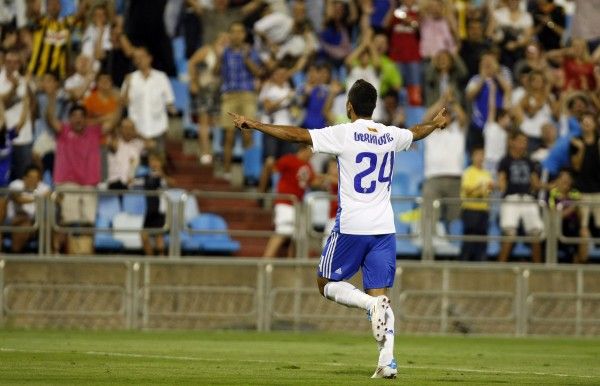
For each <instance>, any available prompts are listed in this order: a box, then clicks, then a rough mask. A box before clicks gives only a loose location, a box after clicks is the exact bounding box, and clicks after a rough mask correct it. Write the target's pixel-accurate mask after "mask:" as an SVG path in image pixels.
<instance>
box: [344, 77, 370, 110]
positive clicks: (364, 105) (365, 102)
mask: <svg viewBox="0 0 600 386" xmlns="http://www.w3.org/2000/svg"><path fill="white" fill-rule="evenodd" d="M348 102H350V104H351V105H352V109H353V110H354V113H355V114H356V115H357V116H359V117H364V118H368V117H371V116H372V115H373V110H375V105H376V104H377V90H375V87H373V85H372V84H371V83H369V82H367V81H366V80H364V79H359V80H357V81H356V82H354V84H353V85H352V87H351V88H350V92H349V93H348Z"/></svg>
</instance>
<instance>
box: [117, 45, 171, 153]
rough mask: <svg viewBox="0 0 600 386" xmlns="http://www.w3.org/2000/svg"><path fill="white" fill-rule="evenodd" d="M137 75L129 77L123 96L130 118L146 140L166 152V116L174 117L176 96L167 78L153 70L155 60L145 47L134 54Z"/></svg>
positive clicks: (160, 72)
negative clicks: (151, 140)
mask: <svg viewBox="0 0 600 386" xmlns="http://www.w3.org/2000/svg"><path fill="white" fill-rule="evenodd" d="M133 60H134V62H135V65H136V67H137V71H134V72H132V73H131V74H129V75H128V76H127V79H126V80H125V82H124V83H123V88H122V90H121V91H122V94H123V96H124V99H125V103H126V104H127V106H128V109H127V114H128V116H129V118H130V119H131V120H132V121H133V123H134V124H135V127H136V128H137V130H138V133H139V134H140V136H141V137H143V138H144V139H154V140H155V141H156V142H157V147H158V150H159V151H161V152H163V151H164V135H165V133H166V132H167V129H168V128H169V118H168V116H167V113H170V114H175V113H176V112H177V111H176V109H175V106H174V105H173V103H174V101H175V96H174V95H173V89H172V88H171V83H170V82H169V78H168V77H167V75H166V74H165V73H164V72H162V71H158V70H155V69H153V68H152V56H151V55H150V53H148V50H146V48H144V47H140V48H137V49H136V50H135V52H134V54H133Z"/></svg>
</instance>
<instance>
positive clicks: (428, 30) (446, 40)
mask: <svg viewBox="0 0 600 386" xmlns="http://www.w3.org/2000/svg"><path fill="white" fill-rule="evenodd" d="M450 17H451V16H450V14H449V13H448V12H446V10H445V9H444V1H443V0H428V1H427V5H426V7H425V9H424V12H423V15H422V18H421V29H420V33H421V48H420V50H421V57H423V58H424V59H432V58H433V57H434V56H436V55H437V54H438V53H439V52H441V51H448V52H450V53H451V54H456V53H457V50H458V47H457V45H456V40H455V36H454V31H452V26H453V25H455V23H454V22H453V21H450V19H449V18H450Z"/></svg>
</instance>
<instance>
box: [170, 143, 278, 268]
mask: <svg viewBox="0 0 600 386" xmlns="http://www.w3.org/2000/svg"><path fill="white" fill-rule="evenodd" d="M184 148H185V146H184V143H183V142H182V141H181V140H177V141H169V142H168V143H167V154H168V158H169V162H170V165H169V175H170V177H171V178H173V179H174V181H175V185H176V187H178V188H182V189H185V190H188V191H192V190H204V191H217V192H239V191H242V189H241V188H234V187H232V186H231V185H230V184H229V182H227V181H225V180H224V179H222V178H218V177H215V176H214V172H213V167H212V166H201V165H200V163H199V162H198V157H197V156H196V155H195V154H193V151H184V150H185V149H184ZM198 208H199V210H200V213H216V214H218V215H221V216H223V218H225V221H227V224H228V227H229V229H231V230H234V229H235V230H249V229H251V230H272V229H273V227H272V211H271V210H265V209H263V208H262V207H260V205H259V204H258V202H256V201H254V200H233V199H216V198H200V199H199V200H198ZM233 238H234V239H236V240H237V241H239V242H240V244H241V249H240V250H239V252H238V253H237V254H236V256H243V257H260V256H262V254H263V251H264V248H265V245H266V241H267V239H266V238H264V237H263V238H251V237H239V236H234V237H233Z"/></svg>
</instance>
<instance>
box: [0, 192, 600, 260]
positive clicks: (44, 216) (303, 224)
mask: <svg viewBox="0 0 600 386" xmlns="http://www.w3.org/2000/svg"><path fill="white" fill-rule="evenodd" d="M69 192H73V193H80V194H94V195H98V196H107V195H113V196H115V195H119V196H123V195H143V196H144V197H147V196H161V195H163V194H164V192H161V191H143V190H122V191H119V190H93V189H90V190H85V189H84V190H61V189H58V190H56V191H55V192H54V193H52V194H51V195H50V196H49V197H37V198H36V212H35V219H34V223H33V224H32V225H31V226H23V227H20V226H12V225H7V224H6V223H5V224H0V233H3V234H4V235H7V234H9V233H13V232H36V233H37V234H38V249H37V250H36V253H37V254H38V255H45V254H46V255H47V254H51V253H52V251H51V246H52V235H53V234H56V233H63V234H70V233H71V234H72V233H82V234H96V233H107V232H114V231H118V232H123V233H139V232H141V231H145V232H148V233H149V234H159V233H161V234H168V235H169V257H171V258H177V257H179V256H180V255H181V241H182V240H181V236H182V234H184V233H187V234H189V235H194V234H218V233H227V234H229V235H230V236H231V237H233V238H234V239H235V238H267V237H270V236H271V235H273V234H274V231H273V230H272V228H270V229H264V230H260V229H240V228H236V227H234V228H233V229H232V228H231V227H230V228H229V229H227V230H213V229H192V227H190V226H189V225H188V224H187V222H186V221H185V208H186V205H187V204H188V201H190V200H217V201H222V200H226V202H227V205H230V207H231V209H232V210H234V211H235V210H236V206H235V205H236V203H240V202H243V201H248V200H259V199H260V200H263V201H266V202H273V201H275V200H276V199H286V200H290V201H292V202H293V206H294V210H295V213H296V220H295V221H296V223H295V231H294V243H295V245H296V257H297V258H306V257H309V255H310V253H309V251H310V250H311V245H312V244H311V243H313V244H314V243H315V239H322V237H323V232H320V231H318V230H317V229H315V228H314V227H313V218H312V216H313V210H312V208H313V206H314V205H315V203H316V202H317V200H324V199H335V197H334V196H331V195H329V194H328V193H322V194H318V193H317V194H313V195H311V196H310V197H308V198H307V199H306V201H305V202H304V203H300V202H298V200H297V199H296V198H295V197H293V196H291V195H278V194H272V193H266V194H260V193H252V192H205V191H199V190H195V191H191V192H185V191H182V193H181V194H180V195H179V196H177V197H174V198H173V197H171V198H170V199H167V200H165V201H166V203H167V208H166V213H165V214H166V221H165V225H164V226H163V227H161V228H131V229H127V228H122V227H119V228H118V229H114V228H112V227H96V226H95V225H92V226H89V227H88V226H84V227H82V226H76V225H65V224H62V223H61V222H60V221H59V219H58V217H57V212H58V207H59V205H60V204H59V202H58V200H57V198H58V196H59V195H60V194H61V193H69ZM11 193H15V191H10V192H9V191H8V190H0V194H5V195H8V194H11ZM391 200H392V206H393V207H394V208H398V207H401V206H406V208H410V209H421V212H422V213H428V215H426V216H422V218H421V219H420V220H419V221H420V222H421V226H420V227H418V228H419V229H418V230H416V231H415V229H409V231H408V232H403V231H400V230H399V231H398V232H397V233H396V238H397V239H398V240H411V241H413V242H415V243H414V244H415V250H416V251H417V253H419V254H420V257H421V259H422V260H424V261H433V259H434V257H435V254H436V251H435V248H434V239H436V238H437V239H439V238H443V239H445V240H448V241H481V242H491V241H520V242H532V241H536V242H541V241H545V248H546V249H545V257H546V263H547V264H550V265H552V264H556V263H557V260H558V258H557V257H558V243H559V241H560V242H563V243H567V244H577V243H585V242H587V243H599V242H600V238H593V237H589V238H588V237H567V236H566V235H564V234H563V233H562V230H561V226H560V219H561V213H562V211H563V207H562V206H561V205H558V206H557V208H556V209H550V208H548V207H547V205H546V204H545V203H543V202H540V201H532V203H533V202H535V203H536V205H538V207H539V210H540V213H541V216H542V218H543V222H544V231H543V233H542V234H540V235H533V236H505V235H498V236H494V235H485V236H477V235H464V234H462V235H460V234H459V235H454V234H444V235H440V234H438V232H437V227H436V226H435V224H436V218H438V217H439V210H440V207H441V206H442V205H444V204H455V205H460V204H462V203H465V202H472V201H478V202H487V203H488V204H490V206H492V205H498V204H500V203H501V202H503V201H502V200H501V199H461V198H439V199H436V200H433V201H429V202H426V201H425V200H423V199H422V198H421V197H405V196H392V198H391ZM511 203H514V204H517V205H518V204H519V203H516V202H511ZM527 204H531V203H530V202H527ZM576 205H586V206H591V207H597V206H600V203H598V202H584V201H581V202H578V203H577V204H576ZM425 207H429V208H430V210H425V211H423V209H424V208H425ZM257 208H258V207H257ZM203 210H205V209H204V208H202V207H200V211H201V212H202V211H203ZM242 210H243V209H240V213H241V212H242ZM265 213H268V212H265ZM217 214H218V211H217ZM394 215H395V216H396V217H397V216H398V215H399V213H395V214H394ZM313 246H314V245H313ZM314 249H315V248H312V250H314Z"/></svg>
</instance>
